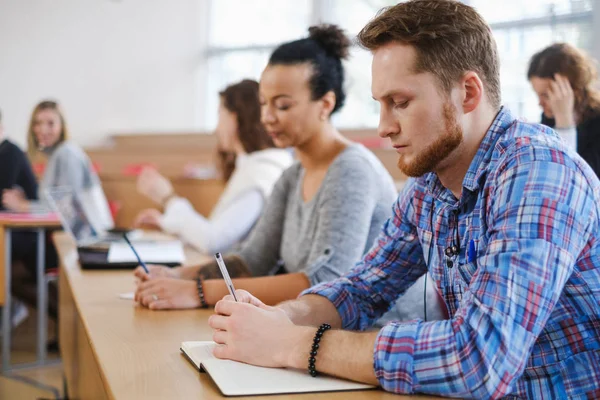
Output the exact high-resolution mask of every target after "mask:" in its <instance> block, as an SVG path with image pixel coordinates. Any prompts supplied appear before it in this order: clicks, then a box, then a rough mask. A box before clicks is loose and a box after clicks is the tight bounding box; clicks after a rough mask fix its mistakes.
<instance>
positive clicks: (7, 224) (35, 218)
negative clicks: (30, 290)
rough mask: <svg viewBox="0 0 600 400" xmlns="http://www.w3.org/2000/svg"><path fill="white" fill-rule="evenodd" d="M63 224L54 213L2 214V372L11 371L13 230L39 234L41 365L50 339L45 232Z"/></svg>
mask: <svg viewBox="0 0 600 400" xmlns="http://www.w3.org/2000/svg"><path fill="white" fill-rule="evenodd" d="M60 226H61V225H60V221H59V220H58V218H57V216H56V215H54V214H47V215H30V214H16V213H0V306H2V371H3V372H6V371H8V370H9V369H10V343H11V328H12V322H11V315H10V314H11V296H10V293H11V264H12V257H11V246H12V241H11V232H12V231H13V230H33V231H35V232H37V267H36V273H37V292H38V299H37V307H38V314H37V315H38V320H37V363H36V364H43V363H44V362H45V360H46V336H47V329H48V328H47V319H48V305H47V304H48V303H47V297H48V296H47V294H46V291H47V290H46V289H47V288H46V283H45V280H44V273H45V258H46V257H45V252H46V249H45V246H46V238H45V233H46V229H48V228H59V227H60Z"/></svg>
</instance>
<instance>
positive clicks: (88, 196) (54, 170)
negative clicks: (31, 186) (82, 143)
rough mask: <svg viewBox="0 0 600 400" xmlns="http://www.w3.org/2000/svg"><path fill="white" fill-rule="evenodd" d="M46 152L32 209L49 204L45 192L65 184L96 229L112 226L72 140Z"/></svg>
mask: <svg viewBox="0 0 600 400" xmlns="http://www.w3.org/2000/svg"><path fill="white" fill-rule="evenodd" d="M46 152H47V154H48V156H49V158H48V163H47V164H46V170H45V171H44V177H43V178H42V181H41V182H40V185H39V198H40V200H39V201H37V202H31V207H32V209H33V210H35V211H46V210H48V209H49V208H50V206H49V204H48V203H47V201H46V195H47V193H46V191H47V190H48V189H51V188H57V187H69V188H71V189H72V190H73V192H74V193H76V195H77V196H79V198H80V200H81V202H82V205H83V207H84V208H85V212H86V216H87V218H88V219H89V220H90V223H91V224H92V226H93V227H94V229H95V230H96V231H98V232H103V231H105V230H107V229H111V228H113V226H114V223H113V220H112V216H111V214H110V209H109V207H108V202H107V200H106V197H105V195H104V191H103V190H102V185H101V183H100V179H99V178H98V175H97V174H96V172H94V169H93V166H92V162H91V161H90V159H89V157H88V156H87V154H85V152H84V151H83V149H82V148H81V147H79V146H77V145H76V144H75V143H73V142H70V141H65V142H63V143H60V144H59V145H57V146H56V147H55V148H52V149H49V150H47V151H46Z"/></svg>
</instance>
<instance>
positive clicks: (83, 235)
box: [45, 187, 185, 269]
mask: <svg viewBox="0 0 600 400" xmlns="http://www.w3.org/2000/svg"><path fill="white" fill-rule="evenodd" d="M45 195H46V199H47V201H48V203H49V204H50V206H51V207H52V209H53V210H54V211H55V212H56V213H57V214H58V217H59V219H60V221H61V224H62V227H63V229H64V230H65V232H67V233H68V234H69V235H70V236H71V237H72V238H73V239H74V240H75V243H76V245H77V253H78V255H79V263H80V264H81V268H83V269H132V268H135V267H137V266H138V264H139V263H138V262H137V260H136V258H135V255H134V254H133V252H132V251H130V249H129V247H128V245H127V243H126V242H125V239H124V238H123V235H127V237H128V238H129V240H130V241H132V242H133V244H134V246H135V247H136V250H137V251H138V253H140V257H141V258H142V259H143V260H144V261H145V262H147V263H153V264H162V265H167V266H177V265H181V264H182V263H183V261H184V260H185V256H184V253H183V245H182V244H181V242H179V241H170V242H166V243H163V242H160V243H159V242H157V241H154V240H148V239H144V238H143V236H144V234H143V231H140V230H133V231H127V230H123V231H116V230H115V231H105V230H102V229H101V228H99V227H97V226H94V225H93V224H92V222H91V219H90V217H89V215H88V212H87V211H86V209H85V204H84V202H83V201H82V199H81V197H80V196H79V195H78V194H77V193H75V192H74V191H73V189H71V188H70V187H55V188H50V189H47V190H46V192H45ZM157 248H158V250H159V251H158V252H157ZM161 248H163V249H164V250H165V251H163V252H161V251H160V249H161ZM145 249H147V251H144V250H145ZM144 253H147V254H148V256H149V257H145V256H144ZM149 253H152V254H151V255H150V254H149Z"/></svg>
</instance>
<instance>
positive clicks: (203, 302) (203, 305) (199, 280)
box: [196, 274, 208, 308]
mask: <svg viewBox="0 0 600 400" xmlns="http://www.w3.org/2000/svg"><path fill="white" fill-rule="evenodd" d="M196 289H197V290H198V298H199V299H200V308H207V307H208V304H207V303H206V299H205V298H204V288H203V287H202V277H201V276H200V274H198V277H197V278H196Z"/></svg>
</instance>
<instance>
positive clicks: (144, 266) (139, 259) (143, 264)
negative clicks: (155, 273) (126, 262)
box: [123, 233, 150, 275]
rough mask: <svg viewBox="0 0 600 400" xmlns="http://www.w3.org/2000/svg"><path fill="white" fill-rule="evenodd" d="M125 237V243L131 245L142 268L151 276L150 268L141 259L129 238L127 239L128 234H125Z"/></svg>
mask: <svg viewBox="0 0 600 400" xmlns="http://www.w3.org/2000/svg"><path fill="white" fill-rule="evenodd" d="M123 237H124V238H125V241H126V242H127V244H128V245H129V247H130V248H131V251H133V254H135V258H137V260H138V262H139V263H140V265H141V266H142V268H144V271H146V273H147V274H148V275H150V271H149V270H148V267H147V266H146V263H145V262H143V261H142V259H141V258H140V255H139V254H138V252H137V251H135V248H134V247H133V245H132V244H131V242H130V241H129V238H128V237H127V234H126V233H124V234H123Z"/></svg>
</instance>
